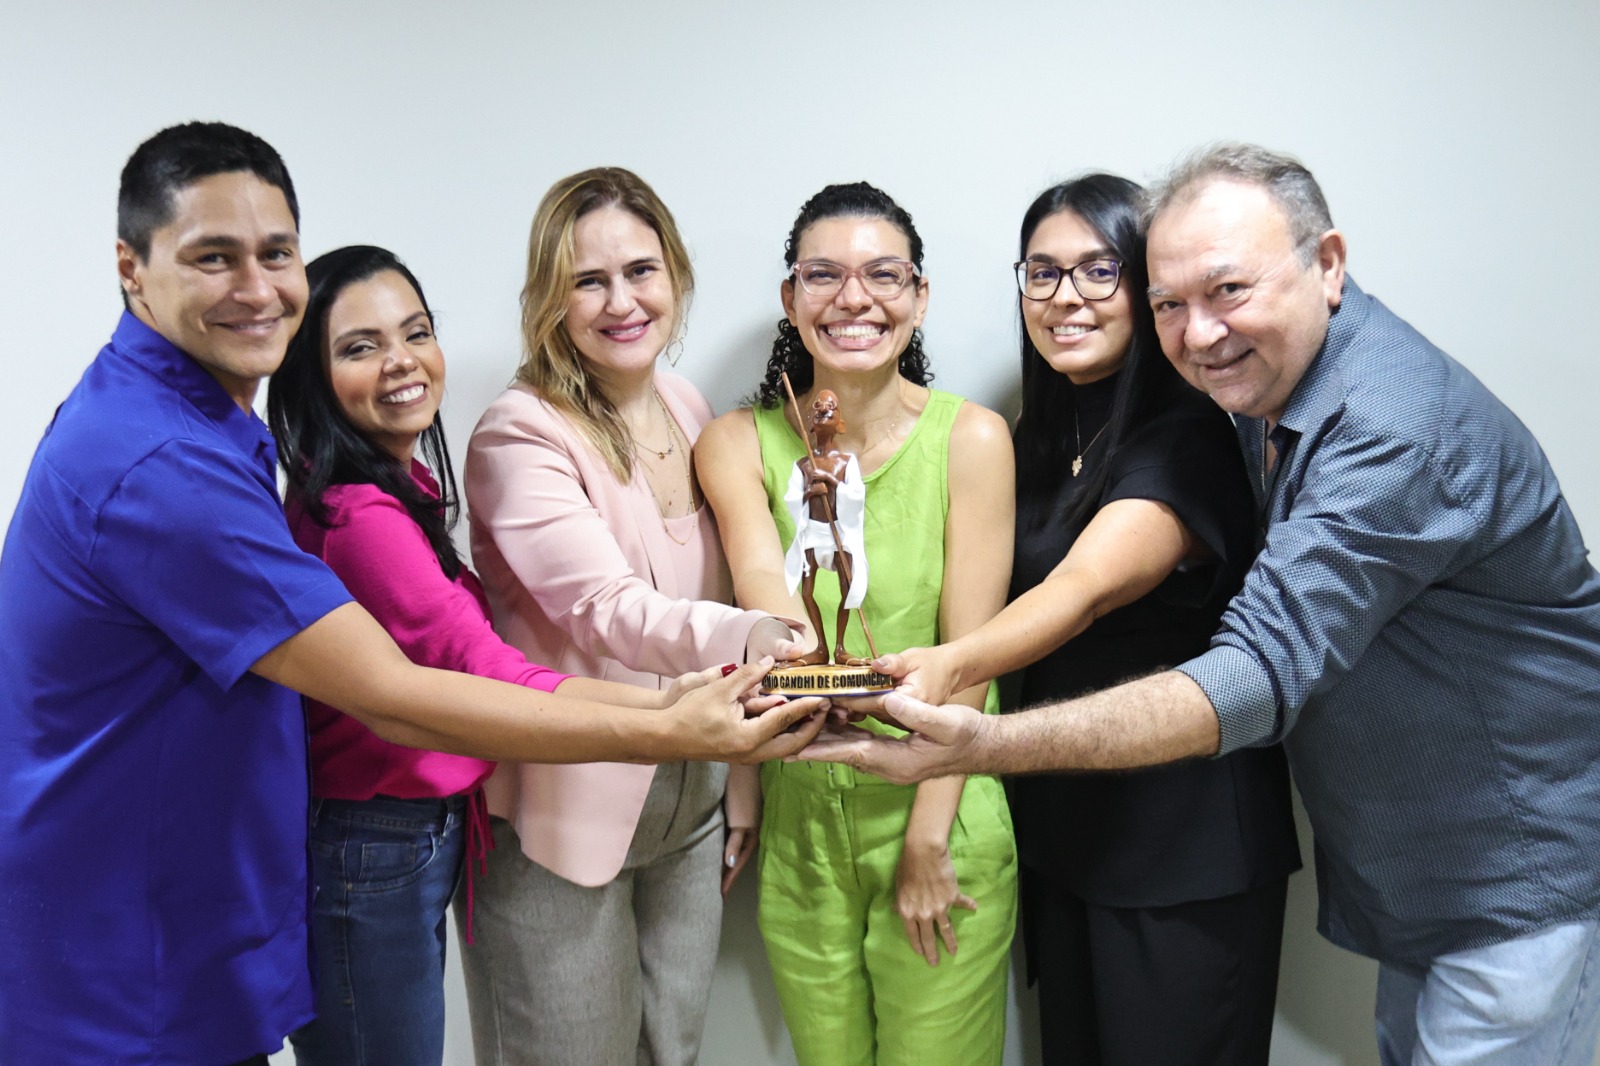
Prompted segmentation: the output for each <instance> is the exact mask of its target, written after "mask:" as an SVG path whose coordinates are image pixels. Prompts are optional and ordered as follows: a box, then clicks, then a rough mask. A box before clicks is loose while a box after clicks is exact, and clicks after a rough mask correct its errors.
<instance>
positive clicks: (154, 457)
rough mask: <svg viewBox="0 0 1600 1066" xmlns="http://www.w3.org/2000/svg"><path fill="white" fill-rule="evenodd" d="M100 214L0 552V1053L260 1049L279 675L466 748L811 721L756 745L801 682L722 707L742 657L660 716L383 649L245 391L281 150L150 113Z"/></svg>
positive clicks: (778, 744)
mask: <svg viewBox="0 0 1600 1066" xmlns="http://www.w3.org/2000/svg"><path fill="white" fill-rule="evenodd" d="M118 238H119V239H118V241H117V270H118V276H119V278H120V281H121V284H122V290H123V294H124V300H125V305H126V311H125V313H124V314H123V316H122V320H121V321H120V323H119V324H118V325H117V328H116V331H115V333H114V334H113V336H112V339H111V342H110V343H109V344H108V345H107V346H106V347H105V348H104V349H102V351H101V352H100V354H99V355H98V356H97V357H96V359H95V361H94V363H93V364H92V365H91V366H90V367H89V369H88V371H87V372H86V373H85V374H84V376H83V379H82V381H81V382H80V383H79V385H78V386H77V388H76V389H74V391H73V393H72V394H71V395H70V396H69V397H68V398H67V400H66V402H65V403H63V404H62V406H61V408H60V410H59V411H58V412H57V413H56V417H55V419H54V421H53V422H52V424H51V426H50V428H49V430H48V431H47V432H46V434H45V437H44V439H43V441H42V442H41V443H40V445H39V448H38V451H37V452H36V454H35V455H34V459H33V464H32V466H31V468H30V470H29V473H28V477H27V480H26V482H25V484H24V487H23V492H22V498H21V500H20V501H19V503H18V505H17V509H16V512H15V514H14V515H13V519H12V523H11V527H10V530H9V532H8V534H7V537H6V542H5V550H4V555H3V557H0V558H3V561H0V676H4V677H5V679H6V680H5V685H4V687H3V688H0V1062H5V1063H53V1064H54V1063H96V1064H98V1063H109V1062H139V1063H151V1064H154V1063H173V1064H179V1063H182V1064H199V1063H208V1064H218V1063H233V1062H238V1061H240V1060H244V1061H249V1062H264V1061H265V1053H266V1052H268V1051H273V1050H276V1049H277V1048H279V1047H281V1046H282V1042H283V1037H284V1035H285V1034H286V1033H288V1032H289V1031H290V1030H291V1029H294V1028H296V1027H297V1026H299V1025H301V1024H303V1023H305V1022H306V1021H309V1020H310V1017H311V1013H312V1003H313V1000H312V993H311V983H310V968H309V965H308V949H309V945H308V942H307V941H308V937H307V922H308V902H309V892H310V888H309V884H310V882H309V876H308V870H307V861H306V860H307V856H306V826H307V813H308V803H309V778H308V773H307V766H306V739H305V725H304V720H303V715H302V712H301V707H300V700H299V697H298V696H297V695H295V692H294V691H291V689H293V690H298V691H299V692H303V693H305V694H308V695H311V696H313V697H315V698H316V699H318V700H321V701H323V702H325V703H329V704H331V705H334V706H337V707H341V708H344V709H346V710H348V711H349V712H350V713H351V714H354V715H355V716H356V717H358V718H360V719H362V720H363V721H365V722H366V723H367V724H368V725H370V726H371V727H372V728H373V729H374V730H376V731H377V732H379V734H380V735H383V736H385V737H386V738H387V739H390V740H395V741H398V742H401V743H408V744H413V745H416V746H421V747H428V748H432V749H436V750H444V751H454V752H461V753H464V754H474V755H479V756H483V757H487V758H497V757H500V758H514V759H519V760H530V761H531V760H538V761H590V760H596V759H601V760H616V759H628V760H637V761H661V760H670V759H681V758H685V757H688V758H729V757H732V758H736V759H752V760H753V759H759V758H764V757H770V756H771V755H773V754H775V753H782V752H784V751H792V750H794V749H795V748H797V747H798V746H799V743H800V741H801V737H802V735H804V736H809V735H811V734H813V733H814V732H815V729H816V724H812V725H810V726H808V727H806V728H805V729H802V730H801V731H800V732H798V733H796V734H793V735H790V736H785V737H781V738H778V739H776V740H774V739H773V738H774V737H775V736H776V734H777V733H778V732H779V731H781V730H783V729H784V728H785V727H786V726H787V725H789V724H791V723H793V722H795V721H796V720H798V719H799V718H800V717H801V716H803V715H805V714H806V713H807V712H808V711H810V710H812V709H813V706H809V705H808V706H803V707H799V708H797V709H790V708H784V709H783V710H781V711H774V712H773V713H771V714H767V715H764V716H762V717H761V718H758V719H750V720H746V718H745V715H744V713H743V710H742V709H741V708H740V707H739V705H738V703H737V700H736V698H735V697H736V695H737V693H738V692H739V691H741V690H742V688H744V687H748V686H749V685H750V684H751V683H753V681H754V680H755V678H756V676H757V675H758V673H759V671H760V670H761V669H762V664H754V665H752V666H749V667H746V668H745V669H744V670H742V671H738V672H736V673H735V674H734V675H733V676H731V677H728V678H725V679H723V680H721V681H719V682H716V683H712V684H708V685H706V686H705V687H703V688H700V689H698V690H696V691H694V692H691V693H690V694H689V695H688V696H685V697H684V698H683V699H682V700H681V701H680V702H679V704H677V705H676V706H674V707H673V708H672V709H671V711H669V712H663V711H660V710H651V709H649V708H646V707H639V708H625V707H615V706H611V705H596V704H587V703H584V702H582V701H577V700H564V699H561V698H559V697H551V696H548V695H544V694H540V693H534V692H531V691H529V690H525V689H520V688H516V687H513V686H510V685H503V684H500V683H497V682H492V681H487V680H483V679H479V678H471V677H466V676H464V675H458V674H450V673H447V672H442V671H435V670H425V669H422V668H420V667H416V666H413V665H412V664H411V663H409V662H408V661H407V660H406V659H405V657H404V656H403V655H402V654H401V653H400V652H399V649H398V648H396V647H395V646H394V644H393V642H392V641H390V640H389V638H388V636H387V635H386V634H385V633H384V632H383V630H382V628H381V627H379V626H378V625H377V623H376V622H374V621H373V620H372V618H371V617H370V616H369V615H367V614H366V612H365V611H363V610H362V609H361V608H360V607H359V606H358V605H356V604H355V603H354V602H352V601H351V599H350V597H349V596H348V594H347V593H346V592H345V590H344V588H343V587H342V586H341V585H340V584H339V582H338V580H337V579H335V578H334V576H333V575H332V573H331V572H330V571H328V570H327V569H326V567H325V566H323V564H322V563H321V562H320V561H318V560H316V559H315V558H313V557H312V556H309V555H306V554H304V553H302V552H301V551H300V550H299V549H298V548H297V547H296V546H295V543H294V541H293V540H292V539H291V537H290V536H289V532H288V528H287V526H286V524H285V522H284V519H283V514H282V511H281V509H280V507H279V502H278V497H277V490H276V484H275V481H274V477H273V465H272V464H273V455H274V451H273V444H272V440H271V437H270V436H269V435H268V433H267V431H266V429H265V427H264V426H263V424H262V423H261V421H260V420H259V419H258V418H256V416H255V415H254V414H253V413H252V412H251V403H252V401H253V399H254V397H255V392H256V386H257V384H258V383H259V381H260V380H261V379H262V378H263V377H265V376H267V375H268V374H270V373H271V372H272V371H273V370H274V369H276V368H277V366H278V363H279V362H280V361H281V360H282V358H283V353H284V348H285V346H286V345H287V343H288V341H289V338H290V337H291V336H292V335H293V333H294V331H295V328H296V327H297V326H298V325H299V322H300V316H301V313H302V309H303V307H304V304H305V300H306V279H305V272H304V269H303V267H302V263H301V258H300V249H299V237H298V209H297V205H296V202H295V195H294V187H293V185H292V183H291V182H290V180H289V175H288V173H287V171H286V170H285V168H284V166H283V162H282V160H281V159H279V157H278V155H277V153H276V152H274V151H273V150H272V148H271V147H270V146H268V145H267V144H266V143H265V142H264V141H262V140H261V139H260V138H257V137H255V136H253V135H252V134H249V133H246V132H245V131H243V130H239V129H235V128H233V127H229V126H224V125H220V124H214V123H211V124H200V123H194V124H190V125H186V126H179V127H174V128H172V129H168V130H164V131H162V132H161V133H159V134H157V135H156V136H155V137H152V138H151V139H150V140H149V141H147V142H146V143H145V144H143V145H141V146H140V148H139V149H138V151H136V152H135V153H134V155H133V157H132V158H131V159H130V160H129V162H128V165H127V168H126V169H125V170H124V172H123V178H122V188H121V193H120V198H119V203H118ZM285 686H286V687H285ZM815 702H816V701H810V704H811V705H814V704H815Z"/></svg>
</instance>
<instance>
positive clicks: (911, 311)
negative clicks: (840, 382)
mask: <svg viewBox="0 0 1600 1066" xmlns="http://www.w3.org/2000/svg"><path fill="white" fill-rule="evenodd" d="M795 258H796V259H797V260H807V259H826V260H828V261H829V262H832V263H837V264H838V265H839V266H842V267H844V268H845V269H846V270H847V271H850V270H860V269H861V268H862V267H864V266H866V265H867V264H868V263H872V262H875V261H877V260H880V259H907V260H908V259H910V258H911V242H910V240H909V239H907V237H906V235H905V234H904V233H902V232H900V229H899V228H898V227H897V226H895V224H894V223H892V222H890V221H889V220H887V219H884V218H854V217H843V218H824V219H819V220H818V221H816V222H813V223H812V224H811V225H810V226H808V227H807V228H806V230H805V232H804V233H802V234H801V235H800V241H799V244H798V246H797V247H796V248H795ZM781 295H782V298H783V311H784V314H786V315H787V316H788V318H789V321H790V322H791V323H792V324H793V325H794V327H795V329H796V330H798V331H799V333H800V340H801V343H803V344H804V345H805V346H806V351H808V352H810V353H811V357H812V358H813V359H815V360H816V361H817V364H818V365H819V366H823V367H828V368H829V369H833V370H844V371H850V370H870V369H875V368H878V367H881V366H883V365H884V364H885V363H890V364H897V363H898V360H899V358H900V353H901V352H903V351H905V349H906V347H907V345H909V344H910V343H911V334H912V332H913V331H914V330H916V328H917V327H918V326H920V325H922V319H923V316H924V315H925V314H927V311H928V281H927V279H926V278H922V277H918V278H916V279H914V280H913V281H912V282H911V283H910V284H908V285H907V286H906V287H905V288H903V289H901V290H900V292H898V293H897V294H895V295H894V296H887V297H885V296H873V295H872V294H871V293H869V292H868V291H867V290H866V289H865V288H864V287H863V286H862V284H861V278H860V277H859V276H856V275H852V276H849V277H847V278H846V279H845V282H844V285H843V286H841V287H840V289H839V291H838V292H836V293H834V294H833V295H832V296H813V295H811V294H810V293H808V292H806V291H805V289H803V288H801V287H800V286H798V285H796V284H795V282H794V279H793V277H792V276H791V277H790V278H788V279H787V280H785V281H784V282H783V285H782V288H781Z"/></svg>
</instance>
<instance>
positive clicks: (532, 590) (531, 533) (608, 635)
mask: <svg viewBox="0 0 1600 1066" xmlns="http://www.w3.org/2000/svg"><path fill="white" fill-rule="evenodd" d="M656 388H657V389H658V391H659V392H660V393H661V398H662V400H663V401H665V403H666V407H667V410H668V412H669V413H670V414H671V415H672V417H673V419H674V420H675V421H676V422H677V423H678V426H679V427H680V428H681V429H682V430H683V434H684V436H685V437H686V438H687V439H689V440H690V441H693V440H695V439H696V438H697V437H698V436H699V435H700V430H701V428H702V427H703V426H704V425H705V424H706V422H708V421H709V420H710V418H711V408H710V407H709V406H708V405H707V404H706V402H705V400H704V399H703V398H702V397H701V396H700V394H699V393H698V392H696V391H695V388H694V386H693V385H690V384H689V383H688V382H687V381H684V380H683V379H682V378H679V377H676V376H673V375H668V374H660V373H658V374H657V375H656ZM466 497H467V510H468V516H469V520H470V524H471V530H472V559H473V564H474V565H475V566H476V567H477V570H478V574H479V576H480V578H481V579H482V581H483V586H484V590H485V591H486V592H487V593H488V596H489V603H490V607H491V609H492V611H493V615H494V624H495V628H496V630H498V631H499V633H500V635H501V636H502V637H503V638H504V639H505V640H506V642H507V643H509V644H511V645H512V646H513V647H516V648H517V649H519V650H520V651H522V652H523V653H524V654H525V655H527V657H528V658H529V659H530V660H531V661H533V662H538V663H544V664H546V665H548V666H551V667H553V668H554V669H556V670H558V671H560V672H562V673H567V674H577V675H579V676H583V677H593V678H600V679H603V680H607V681H624V682H629V683H632V684H635V685H643V686H645V687H647V688H660V687H664V682H663V681H662V678H663V677H665V678H667V679H668V681H670V679H671V678H673V677H676V676H677V675H678V674H681V673H685V672H687V671H689V670H698V669H701V668H703V667H706V666H712V665H715V664H717V663H731V662H742V661H743V659H744V649H745V643H746V641H747V640H748V639H749V636H750V630H751V629H752V628H753V627H754V626H755V624H756V622H757V621H759V620H760V619H762V618H764V617H767V616H766V615H765V614H763V613H762V612H759V611H742V610H739V609H738V608H735V607H730V606H728V605H727V604H728V603H729V601H731V600H732V598H733V597H732V592H733V583H732V579H731V578H730V577H729V576H728V568H727V563H726V561H725V560H724V559H723V557H722V546H721V543H720V542H719V541H718V538H717V530H716V525H715V522H714V519H713V518H712V515H711V509H710V508H709V507H704V508H702V509H701V512H700V519H699V522H698V525H697V527H696V529H695V532H694V536H695V537H697V538H699V539H700V547H701V549H702V550H703V551H704V552H705V553H706V566H705V568H704V570H705V574H706V577H705V580H704V581H703V582H701V584H700V587H694V588H685V587H681V585H680V581H679V575H678V574H677V573H676V572H675V571H674V569H673V567H672V566H671V565H670V563H671V549H676V547H677V546H676V545H673V544H670V543H669V541H668V539H667V532H666V530H665V529H664V528H663V526H662V523H661V515H660V512H659V511H658V510H657V508H656V502H655V497H654V495H652V493H651V491H650V486H649V485H648V484H647V483H646V482H645V479H644V474H643V473H642V472H641V471H638V470H636V472H635V474H634V478H633V481H632V483H631V484H627V485H623V484H620V483H619V482H618V481H617V478H616V475H614V474H613V473H612V472H611V469H610V467H608V466H607V465H606V463H605V461H604V460H603V459H602V458H601V457H600V455H599V454H598V453H597V452H595V450H594V449H593V448H592V447H590V445H589V444H588V442H587V441H586V440H585V439H584V437H583V435H582V433H581V432H579V430H578V429H577V428H576V427H575V426H573V425H572V424H571V423H570V422H569V421H568V420H567V418H566V417H565V416H564V415H562V414H560V413H559V412H557V411H556V410H555V409H554V408H552V407H551V406H550V405H549V404H547V403H545V402H544V400H542V399H540V397H539V396H538V394H537V393H535V392H534V391H533V390H532V389H531V388H530V387H528V386H527V385H524V384H521V383H520V382H519V383H517V384H514V385H512V386H511V388H509V389H507V390H506V391H505V392H504V393H503V394H501V396H500V397H499V399H497V400H495V401H494V403H492V404H490V405H489V409H488V410H487V411H485V412H484V414H483V417H482V418H481V419H479V421H478V425H477V428H476V429H474V430H473V431H472V441H471V443H470V444H469V445H468V446H467V461H466ZM690 543H691V544H693V543H694V541H691V542H690ZM654 773H655V768H654V767H652V766H635V765H631V764H626V763H584V764H580V765H574V766H537V765H532V764H519V763H502V764H501V765H500V768H499V769H498V770H496V771H495V773H494V775H493V776H492V777H491V778H490V779H489V781H488V783H487V784H486V785H485V791H486V793H487V795H488V800H489V810H490V811H491V812H493V813H494V814H498V815H500V816H501V817H503V818H507V819H510V820H511V821H512V823H513V824H514V825H515V826H516V830H517V836H518V837H519V838H520V839H521V842H522V850H523V853H524V854H526V855H527V856H528V858H530V859H532V860H533V861H534V862H537V863H538V864H539V865H541V866H543V867H545V868H546V869H548V870H551V871H552V872H554V873H557V874H559V875H561V876H562V877H565V878H566V879H567V880H569V881H573V882H575V883H577V884H580V885H591V886H592V885H602V884H605V883H606V882H608V881H611V880H613V879H614V878H615V877H616V876H617V874H618V873H619V872H620V871H621V869H622V863H623V860H624V859H625V858H626V857H627V853H628V845H629V844H630V843H631V842H632V840H633V831H634V828H635V827H636V826H637V825H638V822H639V812H640V811H641V810H642V809H643V808H644V799H645V793H646V792H648V791H649V788H650V781H651V778H652V776H653V775H654ZM733 813H734V812H730V815H732V814H733Z"/></svg>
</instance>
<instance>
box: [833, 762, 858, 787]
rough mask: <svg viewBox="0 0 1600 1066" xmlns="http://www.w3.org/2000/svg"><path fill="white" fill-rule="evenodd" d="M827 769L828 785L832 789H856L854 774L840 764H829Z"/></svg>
mask: <svg viewBox="0 0 1600 1066" xmlns="http://www.w3.org/2000/svg"><path fill="white" fill-rule="evenodd" d="M826 765H827V767H828V784H830V785H832V786H833V787H834V788H838V789H845V788H855V787H856V772H855V771H854V770H852V769H851V768H850V767H848V766H846V765H845V764H844V763H842V762H830V763H827V764H826Z"/></svg>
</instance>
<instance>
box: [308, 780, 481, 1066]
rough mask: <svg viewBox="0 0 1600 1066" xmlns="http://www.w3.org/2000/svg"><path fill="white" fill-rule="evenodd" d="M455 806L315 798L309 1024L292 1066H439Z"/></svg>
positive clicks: (455, 856) (460, 820) (458, 807)
mask: <svg viewBox="0 0 1600 1066" xmlns="http://www.w3.org/2000/svg"><path fill="white" fill-rule="evenodd" d="M466 804H467V800H466V798H465V797H461V796H456V797H451V798H450V799H443V800H438V799H421V800H404V799H390V798H388V797H383V796H380V797H377V798H374V799H370V800H318V801H317V802H316V803H314V804H313V805H312V825H311V871H312V876H313V877H314V878H315V880H316V901H315V904H314V906H313V912H312V944H313V946H314V948H315V951H316V958H317V962H316V972H317V1017H316V1020H315V1021H313V1022H311V1023H310V1024H308V1025H306V1026H304V1027H302V1028H301V1029H299V1030H297V1031H295V1032H294V1033H292V1034H291V1035H290V1037H289V1040H290V1043H292V1044H293V1045H294V1053H295V1062H296V1063H298V1064H299V1066H439V1063H440V1062H441V1060H442V1059H443V1058H444V953H445V911H446V908H447V907H448V906H449V904H450V897H451V895H453V894H454V892H455V888H456V881H457V880H458V879H459V878H460V876H461V860H462V852H463V847H464V842H465V828H464V825H465V823H464V819H465V817H466Z"/></svg>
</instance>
